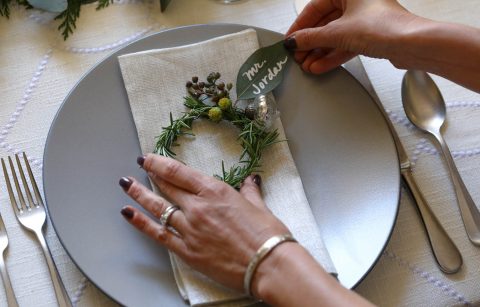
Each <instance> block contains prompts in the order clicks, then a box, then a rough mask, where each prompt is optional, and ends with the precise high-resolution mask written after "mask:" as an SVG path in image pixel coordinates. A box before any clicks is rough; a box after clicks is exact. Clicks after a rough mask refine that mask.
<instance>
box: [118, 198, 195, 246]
mask: <svg viewBox="0 0 480 307" xmlns="http://www.w3.org/2000/svg"><path fill="white" fill-rule="evenodd" d="M121 213H122V215H123V216H124V217H125V219H126V220H127V221H128V222H129V223H130V224H132V225H133V226H134V227H135V228H137V229H138V230H139V231H141V232H142V233H144V234H146V235H147V236H149V237H150V238H152V239H154V240H155V241H157V242H159V243H161V244H163V245H164V246H165V247H167V248H168V249H169V250H171V251H172V252H174V253H176V254H179V255H184V254H185V252H186V250H187V247H186V245H185V243H184V241H183V240H182V239H181V238H180V237H178V236H176V235H175V234H174V233H173V232H171V231H169V230H168V229H167V228H166V227H164V226H162V225H160V224H158V223H157V222H155V221H154V220H152V219H151V218H149V217H148V216H147V215H145V214H144V213H142V212H141V211H140V210H138V209H136V208H133V207H131V206H125V207H124V208H123V209H122V211H121Z"/></svg>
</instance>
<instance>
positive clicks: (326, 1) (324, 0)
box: [286, 0, 336, 36]
mask: <svg viewBox="0 0 480 307" xmlns="http://www.w3.org/2000/svg"><path fill="white" fill-rule="evenodd" d="M335 9H336V7H335V6H334V5H333V3H332V1H331V0H313V1H310V2H309V3H308V4H307V5H306V6H305V8H304V9H303V11H302V12H301V13H300V14H299V15H298V17H297V18H296V20H295V21H294V22H293V24H292V26H291V27H290V29H288V31H287V34H286V36H290V34H292V33H293V32H296V31H298V30H301V29H305V28H311V27H313V26H315V25H316V24H317V23H318V22H319V21H320V20H322V19H323V18H324V17H325V16H327V15H328V14H329V13H330V12H332V11H333V10H335Z"/></svg>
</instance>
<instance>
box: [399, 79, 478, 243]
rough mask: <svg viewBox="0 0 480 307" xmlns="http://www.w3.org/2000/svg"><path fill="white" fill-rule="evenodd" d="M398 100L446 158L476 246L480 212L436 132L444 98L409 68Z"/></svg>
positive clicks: (443, 111) (467, 226)
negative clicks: (436, 143) (431, 137)
mask: <svg viewBox="0 0 480 307" xmlns="http://www.w3.org/2000/svg"><path fill="white" fill-rule="evenodd" d="M402 100H403V108H404V109H405V113H406V114H407V117H408V119H409V120H410V121H411V122H412V123H413V124H414V125H415V126H417V127H418V128H419V129H421V130H423V131H425V132H428V133H430V134H431V135H433V136H434V137H435V139H436V140H437V141H438V144H439V145H440V148H441V149H442V152H443V155H444V156H445V160H446V161H447V165H448V169H449V171H450V176H451V178H452V181H453V186H454V188H455V193H456V194H457V200H458V206H459V208H460V214H461V216H462V220H463V224H464V225H465V230H466V231H467V235H468V238H469V239H470V241H472V243H473V244H474V245H477V246H480V212H479V210H478V208H477V207H476V205H475V203H474V202H473V200H472V197H471V196H470V193H468V190H467V188H466V187H465V184H464V183H463V180H462V178H461V177H460V174H459V173H458V170H457V167H456V166H455V162H454V161H453V158H452V155H451V153H450V150H449V149H448V146H447V144H446V143H445V140H444V139H443V136H442V134H441V132H440V130H441V128H442V125H443V123H444V122H445V118H446V107H445V101H444V100H443V97H442V94H441V93H440V90H439V89H438V87H437V85H436V84H435V82H434V81H433V80H432V78H430V76H429V75H428V74H427V73H425V72H423V71H416V70H409V71H407V72H406V73H405V76H404V77H403V82H402Z"/></svg>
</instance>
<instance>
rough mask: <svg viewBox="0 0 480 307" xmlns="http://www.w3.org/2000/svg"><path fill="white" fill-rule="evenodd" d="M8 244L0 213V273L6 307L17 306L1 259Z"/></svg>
mask: <svg viewBox="0 0 480 307" xmlns="http://www.w3.org/2000/svg"><path fill="white" fill-rule="evenodd" d="M7 246H8V237H7V230H6V229H5V224H4V223H3V219H2V216H1V215H0V253H2V255H1V256H2V257H0V273H1V274H2V279H3V285H4V286H5V292H6V293H7V304H8V307H18V303H17V299H16V298H15V294H14V293H13V288H12V283H11V282H10V277H8V272H7V267H6V266H5V261H4V259H3V257H4V255H3V253H5V250H6V249H7Z"/></svg>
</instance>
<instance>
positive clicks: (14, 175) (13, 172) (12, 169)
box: [8, 156, 27, 211]
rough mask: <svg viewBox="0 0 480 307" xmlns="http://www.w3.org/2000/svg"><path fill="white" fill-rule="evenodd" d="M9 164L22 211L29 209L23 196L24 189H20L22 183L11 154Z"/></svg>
mask: <svg viewBox="0 0 480 307" xmlns="http://www.w3.org/2000/svg"><path fill="white" fill-rule="evenodd" d="M8 164H10V170H11V171H12V177H13V183H15V188H16V189H17V195H18V200H19V201H20V208H19V209H20V211H22V209H23V210H26V209H27V204H26V203H25V198H24V197H23V193H22V189H20V184H18V178H17V172H16V171H15V167H14V166H13V161H12V158H11V157H10V156H8Z"/></svg>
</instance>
